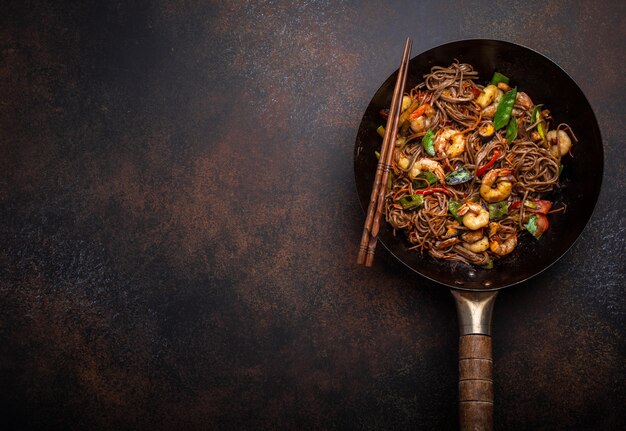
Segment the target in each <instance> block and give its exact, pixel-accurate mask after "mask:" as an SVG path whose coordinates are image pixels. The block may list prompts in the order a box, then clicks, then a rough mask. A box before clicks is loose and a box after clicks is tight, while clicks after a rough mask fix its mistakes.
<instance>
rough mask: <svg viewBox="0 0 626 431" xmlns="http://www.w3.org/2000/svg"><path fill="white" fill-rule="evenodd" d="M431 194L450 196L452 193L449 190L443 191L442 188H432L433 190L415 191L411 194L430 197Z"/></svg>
mask: <svg viewBox="0 0 626 431" xmlns="http://www.w3.org/2000/svg"><path fill="white" fill-rule="evenodd" d="M433 193H444V194H446V195H448V196H452V192H451V191H450V190H448V189H443V188H440V187H434V188H431V189H426V190H416V191H414V192H413V194H415V195H424V196H426V195H432V194H433Z"/></svg>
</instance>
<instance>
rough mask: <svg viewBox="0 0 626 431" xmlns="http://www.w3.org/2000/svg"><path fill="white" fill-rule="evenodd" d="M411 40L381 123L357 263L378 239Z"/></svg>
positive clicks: (367, 257) (370, 255)
mask: <svg viewBox="0 0 626 431" xmlns="http://www.w3.org/2000/svg"><path fill="white" fill-rule="evenodd" d="M412 46H413V41H412V40H411V38H408V37H407V39H406V44H405V45H404V53H403V54H402V62H401V63H400V69H398V78H397V80H396V86H395V88H394V90H393V97H392V99H391V107H390V108H389V117H388V118H387V125H386V126H385V136H384V138H383V145H382V148H381V151H380V159H379V161H378V166H377V167H376V176H375V177H374V185H373V187H372V194H371V196H370V203H369V206H368V208H367V216H366V217H365V225H364V226H363V235H362V236H361V244H360V246H359V255H358V257H357V263H358V264H359V265H363V264H365V266H372V263H373V262H374V250H376V243H377V242H378V229H379V226H380V216H381V214H382V212H383V204H384V202H385V193H386V184H387V178H388V176H389V170H390V169H391V157H392V154H393V147H394V145H395V143H396V136H397V134H398V119H399V118H400V111H401V110H402V95H403V93H404V86H405V84H406V75H407V70H408V68H409V60H410V58H411V48H412Z"/></svg>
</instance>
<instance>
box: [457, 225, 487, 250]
mask: <svg viewBox="0 0 626 431" xmlns="http://www.w3.org/2000/svg"><path fill="white" fill-rule="evenodd" d="M461 239H463V241H464V243H463V247H465V248H466V249H468V250H469V251H473V252H474V253H482V252H483V251H485V250H487V249H488V248H489V239H488V238H487V237H486V236H484V235H483V231H482V229H481V230H473V231H470V232H465V233H464V234H463V235H461Z"/></svg>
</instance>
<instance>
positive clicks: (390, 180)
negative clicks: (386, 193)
mask: <svg viewBox="0 0 626 431" xmlns="http://www.w3.org/2000/svg"><path fill="white" fill-rule="evenodd" d="M393 177H394V175H393V172H389V175H388V176H387V190H391V188H392V187H393Z"/></svg>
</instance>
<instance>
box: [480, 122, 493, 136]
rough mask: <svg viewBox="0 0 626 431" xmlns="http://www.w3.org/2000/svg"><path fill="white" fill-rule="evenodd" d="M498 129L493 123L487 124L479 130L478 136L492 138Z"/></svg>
mask: <svg viewBox="0 0 626 431" xmlns="http://www.w3.org/2000/svg"><path fill="white" fill-rule="evenodd" d="M495 131H496V129H495V128H494V127H493V124H491V123H485V124H483V125H482V126H480V127H479V128H478V134H479V135H480V136H481V137H483V138H490V137H492V136H493V134H494V133H495Z"/></svg>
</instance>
